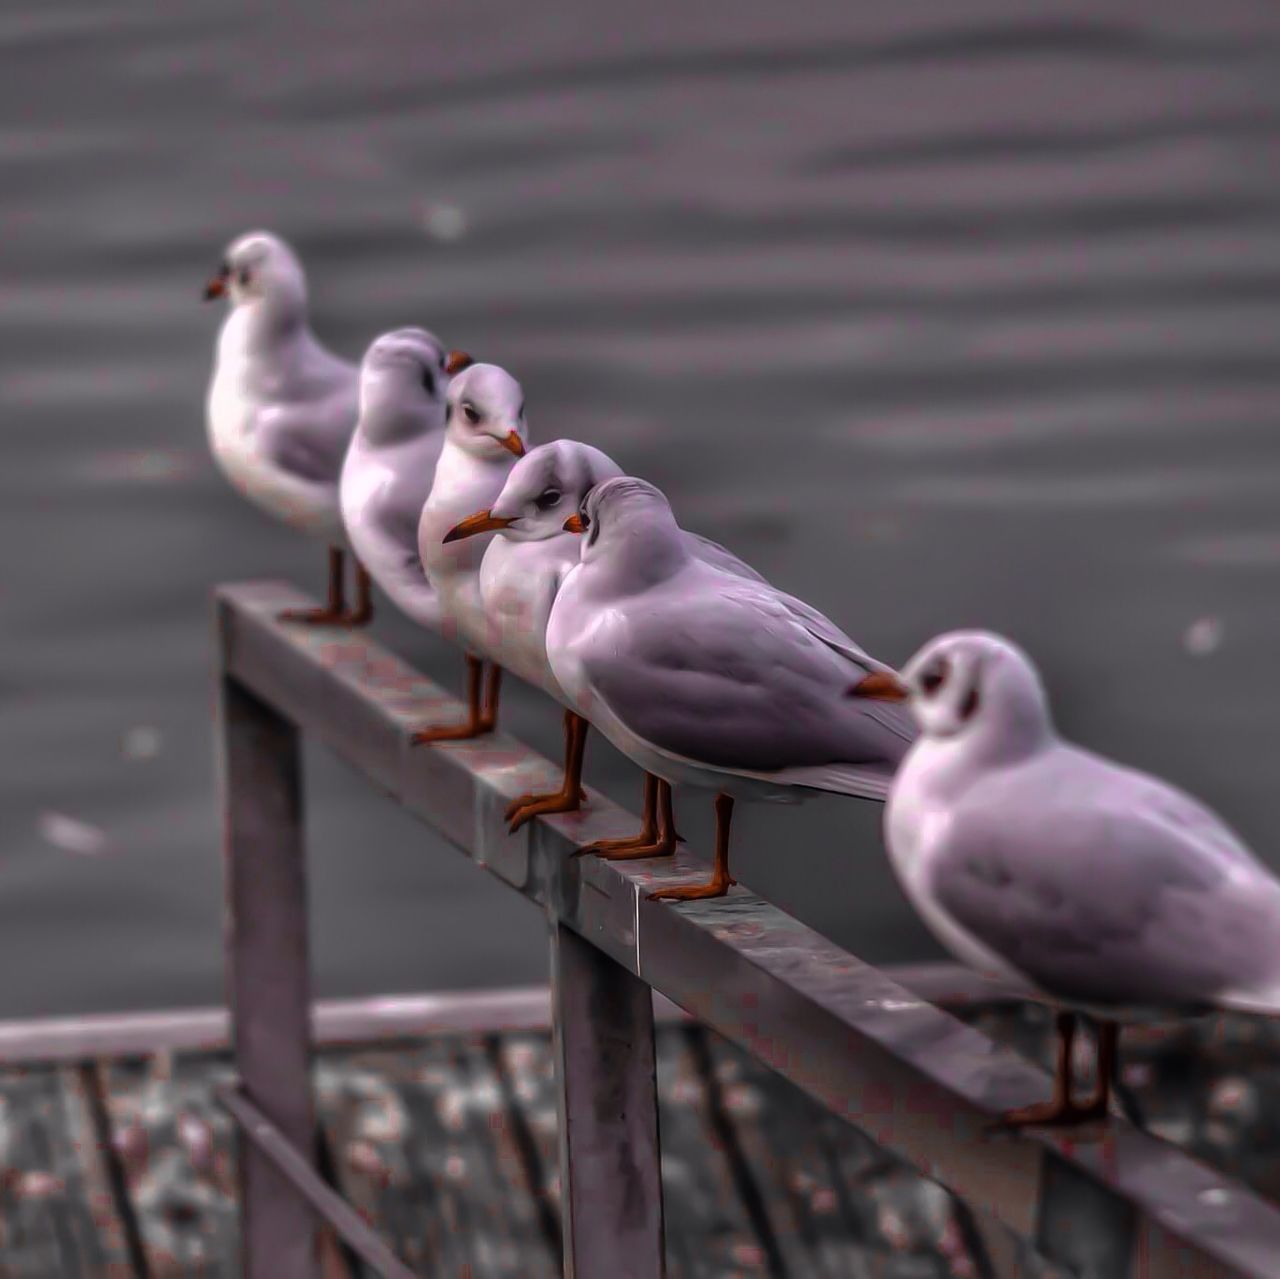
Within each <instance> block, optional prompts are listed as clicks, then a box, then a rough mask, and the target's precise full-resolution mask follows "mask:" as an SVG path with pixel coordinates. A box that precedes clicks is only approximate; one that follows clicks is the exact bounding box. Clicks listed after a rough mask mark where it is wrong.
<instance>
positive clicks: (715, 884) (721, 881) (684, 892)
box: [648, 875, 738, 902]
mask: <svg viewBox="0 0 1280 1279" xmlns="http://www.w3.org/2000/svg"><path fill="white" fill-rule="evenodd" d="M737 882H738V881H737V880H736V879H732V878H731V877H730V876H728V875H713V876H712V877H711V878H710V879H709V880H708V881H707V882H706V883H705V884H681V885H679V886H677V887H675V888H659V889H656V890H655V891H654V892H652V893H650V894H649V896H648V899H649V901H651V902H661V901H667V902H698V901H706V900H708V899H709V898H712V897H723V896H724V895H725V894H726V893H727V892H728V891H729V889H730V888H732V887H733V886H734V885H735V884H736V883H737Z"/></svg>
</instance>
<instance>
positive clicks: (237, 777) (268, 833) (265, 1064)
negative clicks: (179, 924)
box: [218, 675, 317, 1279]
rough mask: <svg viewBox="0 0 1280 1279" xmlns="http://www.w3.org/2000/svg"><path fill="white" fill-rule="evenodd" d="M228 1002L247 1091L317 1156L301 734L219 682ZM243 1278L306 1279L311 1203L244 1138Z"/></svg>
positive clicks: (229, 683)
mask: <svg viewBox="0 0 1280 1279" xmlns="http://www.w3.org/2000/svg"><path fill="white" fill-rule="evenodd" d="M218 737H219V755H220V758H219V772H220V782H221V791H222V831H223V868H224V875H225V885H226V919H225V945H226V961H227V995H228V1002H229V1004H230V1008H231V1033H232V1044H233V1048H234V1054H235V1063H236V1068H237V1070H238V1071H239V1074H240V1080H241V1085H242V1087H243V1088H244V1091H245V1093H246V1095H247V1096H248V1097H249V1099H250V1100H251V1101H252V1102H253V1104H254V1105H255V1106H257V1107H258V1108H259V1109H260V1110H261V1111H262V1112H263V1114H265V1115H266V1116H267V1118H269V1119H270V1120H271V1122H272V1123H273V1124H275V1125H276V1127H278V1128H279V1130H280V1131H281V1132H282V1133H283V1134H284V1135H285V1136H286V1137H287V1138H288V1139H289V1141H290V1142H291V1143H292V1144H293V1146H294V1148H295V1149H296V1150H299V1151H302V1152H306V1154H307V1155H308V1157H310V1158H314V1154H313V1152H314V1150H315V1145H316V1141H315V1118H314V1109H313V1105H312V1098H311V1051H310V1049H311V1028H310V1016H309V1012H310V980H309V973H308V954H307V902H306V876H305V867H304V864H303V843H302V788H301V769H300V755H299V746H298V732H297V729H296V728H295V727H294V726H293V725H292V724H291V723H289V722H288V721H287V720H285V719H284V718H282V717H281V716H280V715H279V714H277V713H276V711H275V710H274V709H272V708H271V707H270V706H268V705H267V704H266V703H264V702H261V701H259V700H258V699H257V698H256V697H254V696H253V694H251V693H250V692H249V691H248V690H247V689H245V688H243V687H242V686H241V685H239V684H237V683H236V682H235V681H234V680H232V679H230V678H229V677H227V676H225V675H223V676H221V677H220V679H219V696H218ZM239 1178H240V1212H241V1217H240V1221H241V1257H242V1265H241V1273H242V1274H243V1275H244V1276H245V1279H313V1277H314V1276H315V1275H316V1273H317V1252H316V1224H315V1219H314V1217H313V1216H312V1213H311V1209H310V1207H309V1206H308V1205H307V1204H306V1202H305V1201H304V1200H303V1198H302V1196H301V1195H299V1194H298V1192H297V1191H296V1190H294V1189H293V1187H292V1186H291V1185H290V1184H289V1182H288V1181H287V1180H286V1179H285V1178H284V1177H283V1176H282V1175H281V1174H280V1172H279V1171H278V1170H277V1169H276V1167H275V1165H274V1164H272V1163H271V1161H270V1160H269V1159H267V1157H266V1156H265V1155H263V1154H262V1153H261V1151H259V1150H258V1149H257V1147H256V1146H255V1145H254V1143H252V1142H249V1141H245V1140H244V1139H243V1138H242V1139H241V1141H240V1159H239Z"/></svg>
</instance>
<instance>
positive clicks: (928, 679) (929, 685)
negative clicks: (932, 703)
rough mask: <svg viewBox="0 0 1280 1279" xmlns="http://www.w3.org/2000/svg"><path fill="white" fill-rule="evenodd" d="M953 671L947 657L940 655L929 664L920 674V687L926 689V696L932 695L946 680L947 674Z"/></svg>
mask: <svg viewBox="0 0 1280 1279" xmlns="http://www.w3.org/2000/svg"><path fill="white" fill-rule="evenodd" d="M950 673H951V667H950V666H949V665H948V663H947V659H946V658H945V657H939V658H938V659H937V660H936V661H935V662H933V663H932V664H931V665H930V666H928V667H927V668H926V669H925V670H924V671H922V672H921V675H920V687H921V689H923V691H924V695H925V696H926V697H932V696H933V695H934V694H935V693H936V692H937V691H938V689H940V688H941V687H942V686H943V685H944V684H945V683H946V682H947V676H948V675H949V674H950Z"/></svg>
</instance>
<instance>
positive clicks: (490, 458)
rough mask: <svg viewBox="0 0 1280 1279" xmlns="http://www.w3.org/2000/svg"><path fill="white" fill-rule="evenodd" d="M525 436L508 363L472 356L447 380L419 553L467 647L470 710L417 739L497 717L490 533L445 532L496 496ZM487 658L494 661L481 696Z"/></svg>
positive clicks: (480, 725)
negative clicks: (484, 595) (487, 572)
mask: <svg viewBox="0 0 1280 1279" xmlns="http://www.w3.org/2000/svg"><path fill="white" fill-rule="evenodd" d="M526 437H527V427H526V425H525V416H524V391H523V390H522V388H521V386H520V383H519V382H517V381H516V380H515V378H513V377H512V376H511V374H510V373H508V372H507V371H506V370H505V369H501V368H499V367H498V366H497V365H496V364H472V365H470V366H469V367H468V368H466V369H463V370H462V371H461V372H460V373H459V374H458V375H457V376H456V377H455V378H454V379H453V380H452V381H451V382H450V383H449V392H448V398H447V401H446V406H445V432H444V446H443V448H442V449H441V450H440V457H439V459H438V460H437V462H436V469H435V477H434V479H433V482H432V485H431V493H430V496H429V497H428V498H427V501H426V505H425V506H423V508H422V513H421V517H420V519H419V521H418V554H419V557H420V558H421V561H422V567H423V570H424V571H425V572H426V575H427V579H428V580H429V581H430V583H431V585H432V587H433V588H434V590H435V592H436V595H437V596H438V597H439V606H440V631H441V633H442V634H443V635H444V637H445V638H446V639H449V640H452V641H453V642H454V643H456V644H460V645H461V646H462V647H463V649H464V650H465V654H466V662H467V709H468V715H467V721H466V722H465V723H463V724H451V725H444V726H441V727H439V728H428V729H424V730H423V731H422V732H420V733H416V734H414V741H416V742H447V741H459V740H461V739H463V738H467V737H477V736H479V735H480V734H481V733H487V732H490V731H491V730H492V729H493V727H494V725H495V724H496V723H497V716H498V694H499V689H500V681H501V679H502V667H501V666H499V665H497V663H496V661H495V660H494V655H493V654H492V653H491V651H490V648H489V644H488V627H487V624H486V621H485V615H484V605H483V604H482V603H481V600H480V562H481V560H483V558H484V552H485V548H486V546H487V545H488V542H489V539H490V538H491V537H492V536H493V534H492V533H487V534H482V535H480V536H478V537H473V538H468V539H466V540H465V541H463V540H456V539H455V540H454V541H452V542H446V541H445V537H446V535H447V534H448V533H449V532H450V531H451V530H452V529H453V527H454V525H456V524H457V523H458V522H459V521H460V520H462V519H463V518H465V517H466V516H467V515H470V514H471V513H472V512H474V511H475V510H477V509H479V508H481V507H487V506H489V505H490V504H491V503H492V502H493V500H494V498H496V497H497V496H498V494H499V493H500V492H501V491H502V486H503V485H504V484H505V483H506V481H507V474H508V473H509V472H510V470H511V468H512V466H514V465H515V459H516V458H518V457H523V456H524V452H525V439H526ZM486 659H488V660H489V662H490V665H489V673H488V679H487V680H485V681H484V684H485V687H484V694H483V697H482V695H481V682H482V679H483V677H484V663H485V660H486Z"/></svg>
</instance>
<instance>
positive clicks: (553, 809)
mask: <svg viewBox="0 0 1280 1279" xmlns="http://www.w3.org/2000/svg"><path fill="white" fill-rule="evenodd" d="M590 727H591V725H590V724H588V723H587V721H586V720H585V719H583V718H582V716H581V715H575V714H574V713H573V711H565V713H564V781H563V782H561V784H560V789H559V790H558V791H551V792H550V793H548V794H543V795H521V796H520V797H519V798H518V799H513V800H512V801H511V803H510V804H508V805H507V814H506V816H507V821H509V822H510V823H511V830H512V831H513V832H514V831H518V830H519V829H520V827H521V826H523V825H524V824H525V822H527V821H532V820H533V818H535V817H537V816H538V815H539V814H540V813H576V812H577V811H578V809H580V808H581V807H582V806H583V804H585V803H586V802H587V792H586V791H584V790H583V789H582V760H583V757H584V756H585V755H586V751H587V731H588V730H589V729H590Z"/></svg>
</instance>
